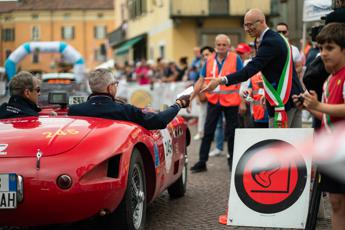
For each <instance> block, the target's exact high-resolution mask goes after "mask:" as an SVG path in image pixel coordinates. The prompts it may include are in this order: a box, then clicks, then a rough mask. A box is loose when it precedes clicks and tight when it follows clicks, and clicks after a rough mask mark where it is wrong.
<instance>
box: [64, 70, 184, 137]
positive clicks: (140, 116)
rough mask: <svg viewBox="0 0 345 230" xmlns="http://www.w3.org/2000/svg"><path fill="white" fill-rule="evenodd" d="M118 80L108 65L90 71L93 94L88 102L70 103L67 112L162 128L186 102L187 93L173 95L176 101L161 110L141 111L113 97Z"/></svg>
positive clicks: (148, 127) (90, 84)
mask: <svg viewBox="0 0 345 230" xmlns="http://www.w3.org/2000/svg"><path fill="white" fill-rule="evenodd" d="M118 83H119V82H118V81H116V80H115V78H114V75H113V73H112V72H111V71H110V70H108V69H96V70H94V71H91V72H90V75H89V86H90V88H91V91H92V94H91V95H90V96H89V97H88V100H87V102H84V103H81V104H77V105H71V106H70V107H69V111H68V115H73V116H89V117H101V118H106V119H112V120H123V121H131V122H134V123H137V124H139V125H141V126H143V127H144V128H146V129H149V130H152V129H164V128H165V127H166V126H167V125H168V123H169V122H170V121H171V120H172V119H174V117H175V116H176V115H177V113H178V112H179V111H180V109H181V108H186V107H187V106H188V105H189V95H185V96H181V97H180V98H178V99H176V102H175V104H173V105H171V106H170V107H169V108H167V109H166V110H164V111H162V112H158V113H153V112H143V111H142V110H141V109H139V108H137V107H135V106H132V105H130V104H124V103H120V102H118V101H117V100H115V95H116V91H117V87H118Z"/></svg>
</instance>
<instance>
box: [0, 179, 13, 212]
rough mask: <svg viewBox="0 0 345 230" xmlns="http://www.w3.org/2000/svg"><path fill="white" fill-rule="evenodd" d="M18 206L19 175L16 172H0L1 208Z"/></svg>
mask: <svg viewBox="0 0 345 230" xmlns="http://www.w3.org/2000/svg"><path fill="white" fill-rule="evenodd" d="M16 207H17V176H16V174H14V173H9V174H0V209H11V208H16Z"/></svg>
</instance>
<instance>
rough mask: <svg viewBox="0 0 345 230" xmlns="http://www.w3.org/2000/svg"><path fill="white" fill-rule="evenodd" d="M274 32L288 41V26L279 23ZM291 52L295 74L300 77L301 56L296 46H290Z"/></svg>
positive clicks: (301, 67)
mask: <svg viewBox="0 0 345 230" xmlns="http://www.w3.org/2000/svg"><path fill="white" fill-rule="evenodd" d="M276 30H277V32H278V33H280V34H282V35H283V36H284V37H286V39H289V26H288V25H287V24H286V23H285V22H279V23H278V24H277V26H276ZM290 45H291V44H290ZM291 50H292V60H293V63H294V65H295V69H296V72H297V74H298V75H300V74H301V73H302V70H303V64H302V56H301V54H300V52H299V50H298V48H297V47H296V46H294V45H291ZM301 77H302V76H301Z"/></svg>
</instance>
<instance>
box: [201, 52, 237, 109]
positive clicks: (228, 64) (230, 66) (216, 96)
mask: <svg viewBox="0 0 345 230" xmlns="http://www.w3.org/2000/svg"><path fill="white" fill-rule="evenodd" d="M236 65H237V55H236V54H235V53H232V52H228V55H227V56H226V58H225V60H224V63H223V67H222V70H221V71H220V72H219V70H218V65H217V61H216V55H215V54H213V55H212V56H211V57H210V58H209V59H208V60H207V64H206V77H214V78H218V77H221V76H225V75H228V74H230V73H234V72H236ZM206 83H208V81H206ZM240 86H241V85H240V84H236V85H230V86H225V85H220V86H218V87H217V88H216V89H215V90H213V91H211V92H207V93H206V97H207V100H208V102H210V103H211V104H217V103H218V102H219V103H220V105H221V106H238V105H239V104H240V102H241V97H240V95H239V91H240Z"/></svg>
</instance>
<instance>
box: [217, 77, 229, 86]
mask: <svg viewBox="0 0 345 230" xmlns="http://www.w3.org/2000/svg"><path fill="white" fill-rule="evenodd" d="M226 83H228V79H227V78H226V77H222V78H221V79H220V83H219V84H220V85H225V84H226Z"/></svg>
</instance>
